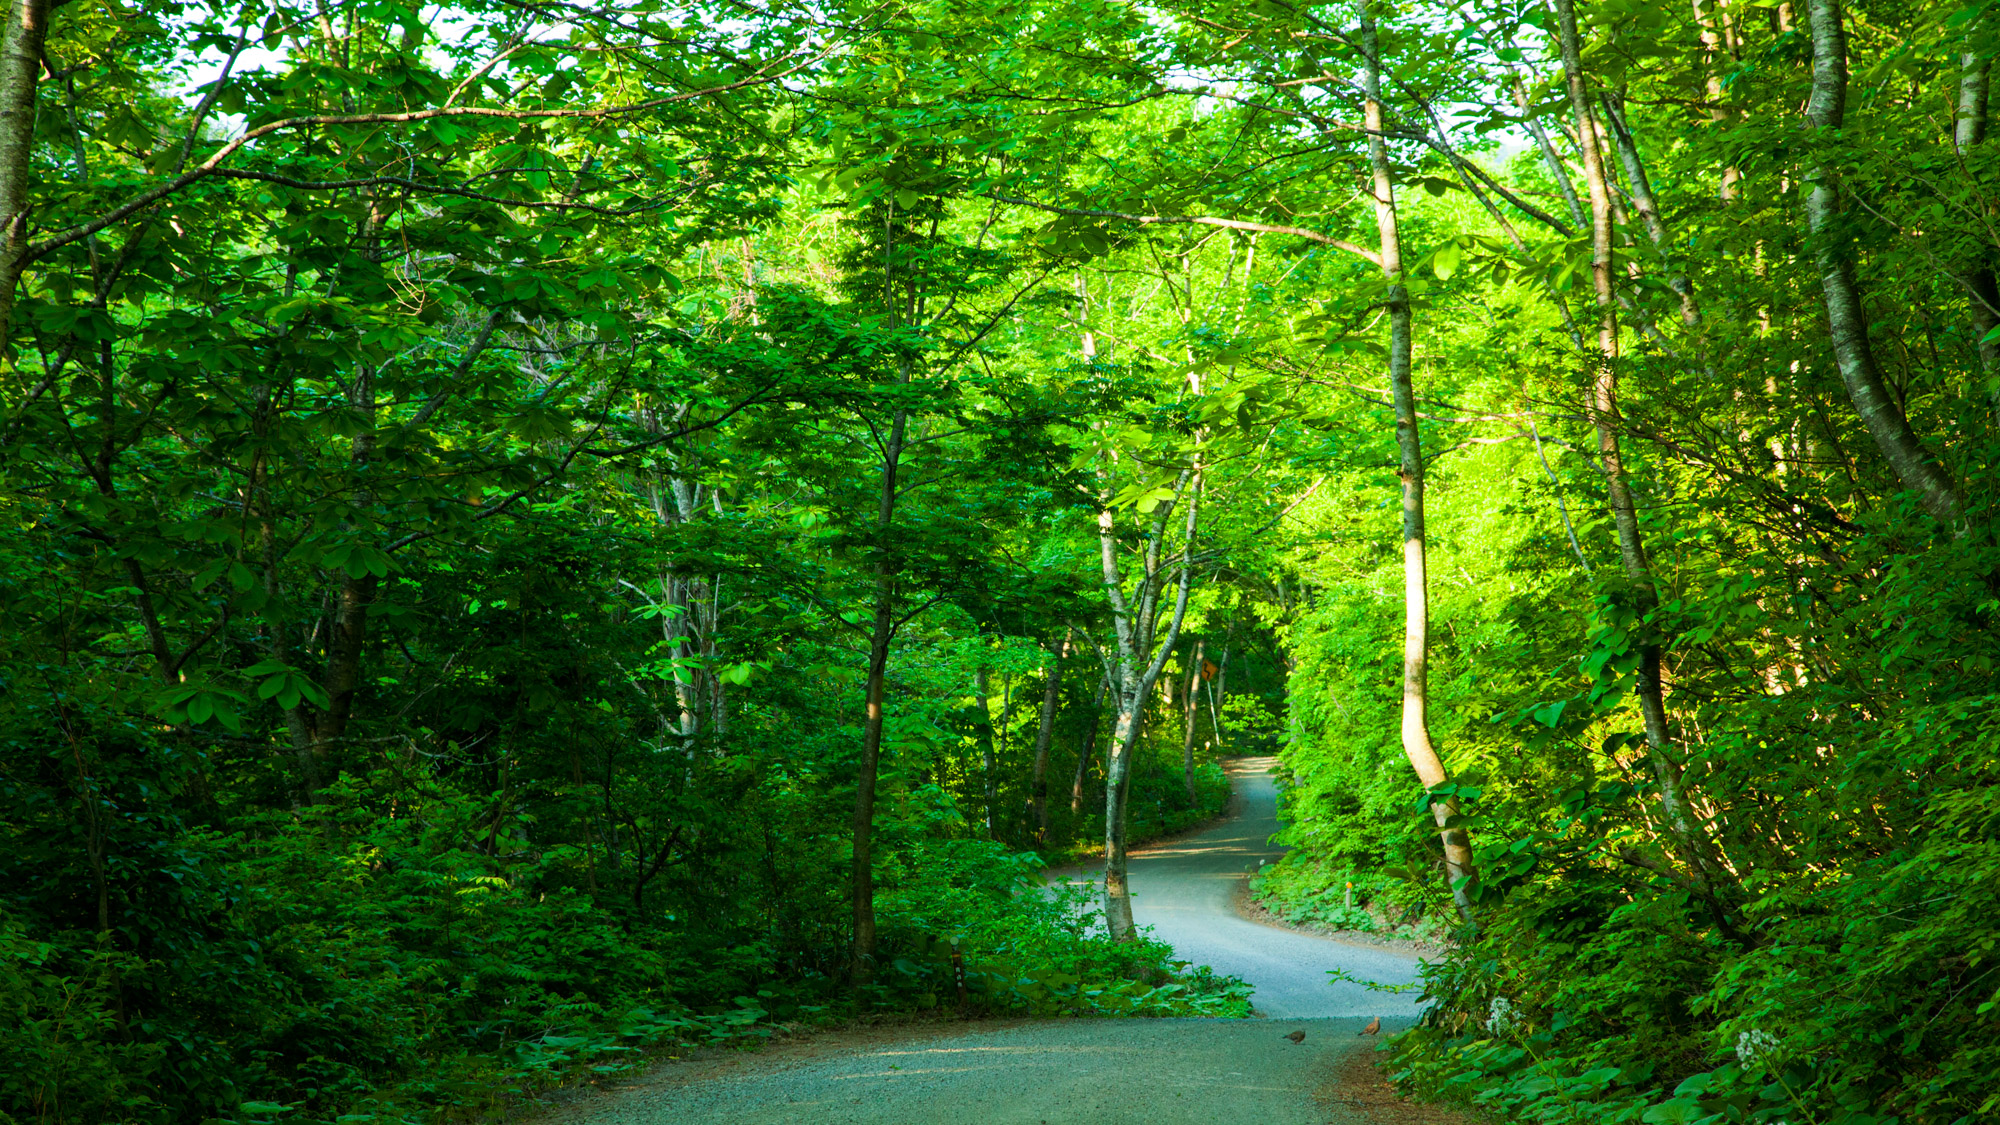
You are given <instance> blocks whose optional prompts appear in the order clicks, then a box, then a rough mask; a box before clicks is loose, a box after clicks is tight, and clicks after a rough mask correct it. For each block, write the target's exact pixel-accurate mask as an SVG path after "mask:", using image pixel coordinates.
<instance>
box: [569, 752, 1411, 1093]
mask: <svg viewBox="0 0 2000 1125" xmlns="http://www.w3.org/2000/svg"><path fill="white" fill-rule="evenodd" d="M1230 772H1231V776H1232V778H1233V780H1234V781H1235V783H1236V786H1237V793H1238V797H1239V801H1238V807H1239V809H1240V810H1241V811H1240V815H1238V816H1237V817H1235V818H1232V819H1231V820H1229V821H1226V822H1224V823H1222V824H1220V825H1217V826H1215V827H1213V828H1210V829H1207V830H1205V831H1203V832H1199V833H1195V834H1193V835H1190V836H1187V837H1183V838H1181V839H1179V840H1176V841H1173V842H1171V843H1167V844H1163V845H1159V846H1156V847H1152V848H1148V849H1146V850H1145V851H1143V852H1139V853H1136V854H1135V855H1134V856H1133V857H1132V868H1131V870H1132V879H1133V885H1134V888H1135V889H1136V890H1137V892H1138V897H1137V898H1136V900H1135V903H1134V906H1135V910H1136V912H1137V914H1138V918H1139V921H1140V923H1141V924H1142V925H1150V926H1152V927H1154V929H1155V931H1156V932H1157V933H1158V934H1159V935H1160V936H1161V937H1163V938H1165V939H1167V940H1169V941H1171V942H1172V943H1173V944H1174V946H1175V948H1176V950H1177V951H1178V952H1179V953H1180V955H1181V956H1182V957H1184V958H1187V959H1189V960H1192V961H1195V962H1197V963H1201V964H1209V965H1213V966H1214V967H1215V968H1216V969H1218V970H1220V971H1222V972H1226V973H1233V974H1235V975H1238V976H1241V977H1243V978H1244V979H1246V980H1249V981H1251V982H1252V983H1253V984H1255V985H1256V988H1257V992H1256V995H1255V997H1254V998H1253V999H1254V1002H1255V1004H1256V1006H1257V1009H1258V1011H1259V1012H1260V1013H1261V1014H1263V1015H1266V1016H1269V1017H1271V1018H1269V1019H1250V1020H1192V1019H1062V1020H1035V1021H1026V1022H1022V1023H1020V1024H1017V1025H1015V1026H1011V1027H999V1028H995V1027H992V1026H990V1025H989V1026H987V1027H983V1028H981V1027H978V1026H977V1025H973V1026H969V1027H967V1028H966V1029H964V1030H954V1031H952V1032H948V1033H945V1034H938V1033H937V1032H931V1033H929V1034H928V1035H924V1034H919V1033H914V1032H913V1033H912V1034H911V1035H910V1036H909V1037H908V1038H905V1039H898V1040H897V1041H895V1042H891V1043H888V1044H883V1043H879V1042H878V1043H875V1044H872V1045H868V1046H840V1045H838V1044H837V1043H836V1044H833V1045H831V1046H830V1048H829V1049H828V1050H826V1051H823V1052H819V1053H817V1054H813V1055H811V1056H810V1057H806V1058H792V1059H784V1058H770V1059H760V1058H759V1057H758V1056H755V1055H744V1056H741V1058H740V1061H739V1060H736V1059H731V1060H729V1063H728V1066H727V1067H726V1070H725V1072H723V1073H714V1074H702V1075H700V1076H699V1077H696V1076H693V1075H690V1076H689V1077H688V1078H687V1079H681V1078H677V1077H676V1075H675V1074H674V1070H675V1068H674V1067H672V1066H663V1067H658V1068H655V1070H654V1071H653V1072H652V1073H651V1074H649V1075H647V1076H646V1077H645V1078H643V1079H641V1080H640V1081H639V1082H637V1083H635V1084H634V1085H632V1086H629V1087H626V1088H624V1089H621V1090H617V1091H615V1092H611V1093H609V1094H607V1095H606V1096H603V1097H600V1098H593V1099H590V1100H589V1101H588V1102H587V1103H579V1104H576V1105H572V1106H570V1107H567V1108H566V1109H563V1110H558V1111H555V1113H554V1114H553V1116H552V1118H551V1119H550V1120H549V1121H548V1122H547V1123H545V1125H556V1123H558V1122H559V1123H560V1125H791V1123H794V1122H797V1123H800V1125H808V1123H809V1125H1052V1123H1053V1125H1070V1123H1073V1122H1089V1123H1091V1125H1213V1123H1215V1122H1226V1121H1248V1122H1255V1123H1256V1125H1329V1123H1332V1125H1369V1123H1370V1122H1371V1121H1372V1120H1373V1118H1372V1117H1371V1116H1370V1114H1369V1112H1368V1111H1367V1110H1362V1109H1359V1108H1357V1107H1355V1105H1354V1104H1353V1103H1352V1102H1351V1101H1350V1100H1349V1099H1345V1098H1343V1097H1341V1096H1340V1095H1341V1093H1342V1092H1343V1091H1341V1090H1337V1089H1334V1088H1333V1087H1332V1085H1331V1083H1332V1075H1333V1074H1334V1072H1335V1069H1336V1067H1337V1066H1338V1064H1339V1063H1340V1062H1341V1060H1342V1059H1343V1058H1346V1057H1348V1056H1349V1055H1350V1054H1351V1053H1352V1052H1354V1051H1357V1050H1363V1049H1366V1048H1367V1047H1369V1046H1372V1045H1373V1044H1374V1043H1375V1040H1374V1039H1368V1038H1362V1037H1361V1036H1360V1034H1359V1033H1360V1032H1361V1030H1362V1027H1363V1025H1364V1024H1365V1023H1366V1022H1367V1020H1368V1018H1370V1017H1373V1016H1377V1015H1380V1016H1383V1017H1385V1018H1384V1019H1383V1025H1382V1026H1383V1030H1384V1031H1385V1032H1389V1031H1396V1030H1400V1029H1401V1028H1403V1027H1406V1026H1408V1024H1409V1017H1410V1016H1411V1015H1413V1014H1414V1012H1415V1004H1414V1001H1412V1000H1410V999H1409V998H1407V997H1404V996H1389V995H1385V994H1376V993H1370V992H1367V991H1366V990H1364V989H1362V988H1360V987H1359V986H1356V985H1351V984H1349V985H1337V986H1329V985H1328V984H1327V983H1326V981H1327V978H1326V970H1327V969H1330V968H1342V969H1346V970H1347V971H1349V972H1351V973H1353V974H1355V975H1356V976H1359V977H1363V978H1366V979H1373V980H1378V981H1383V982H1400V981H1404V980H1408V979H1410V978H1411V977H1412V976H1413V974H1414V969H1415V962H1413V961H1412V960H1410V959H1409V958H1406V957H1401V956H1398V955H1396V954H1393V953H1389V952H1386V951H1383V950H1377V949H1367V948H1362V947H1357V946H1351V945H1345V944H1342V943H1340V942H1335V941H1330V940H1327V939H1324V938H1317V937H1313V936H1311V935H1308V934H1301V933H1295V932H1293V931H1290V930H1282V929H1277V928H1274V927H1270V926H1262V925H1258V924H1257V923H1254V922H1250V921H1247V920H1245V919H1243V918H1241V917H1239V916H1238V915H1237V914H1236V912H1235V910H1234V904H1233V897H1234V895H1235V893H1236V890H1237V887H1238V886H1239V885H1240V884H1241V882H1242V879H1243V876H1244V875H1245V874H1246V873H1247V872H1249V871H1252V870H1255V869H1256V867H1257V861H1258V860H1259V859H1274V858H1276V857H1277V856H1278V855H1280V854H1282V850H1281V849H1278V848H1274V847H1272V846H1271V845H1270V844H1269V842H1268V840H1269V837H1270V835H1271V834H1272V833H1273V832H1275V831H1276V830H1277V821H1276V816H1275V796H1274V793H1273V789H1272V785H1271V776H1270V763H1269V761H1268V760H1263V761H1258V760H1254V759H1251V760H1245V761H1242V762H1239V763H1237V764H1236V765H1234V766H1232V768H1231V770H1230ZM1082 876H1083V873H1077V874H1076V875H1074V876H1072V877H1076V878H1081V877H1082ZM1292 1032H1303V1033H1304V1036H1303V1040H1302V1041H1300V1042H1293V1041H1291V1040H1290V1039H1288V1038H1287V1036H1288V1035H1289V1034H1290V1033H1292ZM1396 1120H1399V1121H1402V1120H1409V1119H1408V1118H1406V1117H1397V1118H1396Z"/></svg>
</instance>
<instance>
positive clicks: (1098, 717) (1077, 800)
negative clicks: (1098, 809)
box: [1069, 672, 1111, 819]
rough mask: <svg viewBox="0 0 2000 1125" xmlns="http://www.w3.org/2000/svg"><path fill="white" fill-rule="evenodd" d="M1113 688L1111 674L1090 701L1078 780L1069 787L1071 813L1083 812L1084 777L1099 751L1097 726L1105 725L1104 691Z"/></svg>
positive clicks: (1077, 775) (1078, 753) (1099, 684)
mask: <svg viewBox="0 0 2000 1125" xmlns="http://www.w3.org/2000/svg"><path fill="white" fill-rule="evenodd" d="M1110 690H1111V675H1110V673H1108V672H1107V673H1106V674H1105V675H1104V677H1103V678H1102V679H1099V680H1098V681H1097V695H1096V697H1095V698H1093V699H1092V700H1091V701H1090V726H1089V727H1088V728H1087V729H1086V730H1085V731H1084V732H1083V748H1082V749H1080V750H1078V751H1077V754H1076V780H1075V781H1073V782H1071V783H1070V787H1069V815H1070V817H1071V818H1072V819H1074V818H1075V817H1078V816H1081V815H1082V814H1083V779H1084V778H1085V777H1088V776H1089V775H1090V759H1091V756H1092V755H1093V754H1095V753H1096V752H1097V728H1099V727H1101V726H1103V725H1104V693H1105V692H1107V691H1110Z"/></svg>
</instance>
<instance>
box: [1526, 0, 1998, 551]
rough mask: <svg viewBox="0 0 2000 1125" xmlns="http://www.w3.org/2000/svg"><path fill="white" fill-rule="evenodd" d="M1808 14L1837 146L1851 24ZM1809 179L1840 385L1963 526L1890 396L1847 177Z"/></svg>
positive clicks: (1889, 452) (1809, 206) (1816, 106)
mask: <svg viewBox="0 0 2000 1125" xmlns="http://www.w3.org/2000/svg"><path fill="white" fill-rule="evenodd" d="M1565 2H1568V0H1565ZM1806 17H1807V21H1808V22H1809V23H1810V25H1811V36H1812V56H1813V77H1812V96H1811V98H1810V99H1809V100H1808V101H1807V102H1806V124H1807V125H1809V126H1810V127H1811V128H1812V129H1813V131H1814V133H1815V134H1816V138H1815V139H1817V140H1821V141H1831V140H1832V139H1833V137H1832V136H1831V134H1834V133H1837V132H1838V131H1839V130H1840V128H1841V126H1842V124H1843V123H1844V122H1845V121H1846V116H1847V27H1846V24H1845V23H1844V22H1843V20H1842V16H1841V10H1840V0H1808V3H1807V4H1806ZM1806 179H1807V182H1808V183H1810V184H1811V185H1812V189H1811V191H1810V192H1808V193H1807V195H1806V225H1807V227H1808V228H1810V230H1811V231H1812V239H1813V258H1814V261H1815V264H1816V265H1817V266H1818V268H1819V277H1820V289H1821V291H1822V292H1823V293H1824V294H1825V297H1826V319H1827V335H1828V338H1829V339H1830V340H1831V342H1832V344H1833V356H1834V362H1835V364H1836V365H1837V366H1838V367H1839V368H1840V381H1841V382H1842V383H1844V384H1846V386H1847V397H1848V399H1849V400H1850V401H1851V402H1853V404H1854V409H1855V412H1856V413H1858V414H1860V415H1861V422H1862V425H1864V426H1866V427H1867V429H1868V436H1870V437H1872V438H1874V439H1875V447H1876V448H1877V449H1879V450H1881V452H1882V456H1883V457H1884V458H1886V459H1887V460H1888V462H1889V467H1890V468H1891V469H1893V470H1894V471H1895V473H1896V477H1897V479H1899V480H1901V481H1902V483H1903V487H1904V488H1907V489H1909V490H1910V491H1912V492H1915V493H1916V494H1917V498H1918V500H1919V501H1920V502H1922V504H1923V506H1924V510H1925V511H1927V512H1929V513H1930V514H1931V515H1932V517H1934V518H1935V519H1937V520H1938V522H1940V523H1945V524H1956V523H1958V522H1959V520H1960V518H1961V517H1962V516H1963V514H1964V510H1965V504H1964V501H1963V499H1962V498H1961V497H1960V496H1959V494H1958V488H1957V486H1956V485H1955V484H1953V483H1952V480H1951V478H1950V477H1949V476H1947V475H1946V474H1945V471H1944V469H1943V467H1942V466H1940V465H1939V464H1938V463H1937V462H1936V461H1935V460H1933V459H1932V457H1931V454H1930V451H1929V450H1927V449H1925V448H1924V445H1923V442H1922V441H1920V440H1919V439H1918V438H1917V435H1916V432H1915V431H1914V430H1912V429H1911V428H1910V420H1909V418H1908V417H1907V416H1906V415H1905V414H1904V413H1903V408H1902V407H1901V406H1900V405H1899V404H1898V403H1897V401H1896V399H1895V396H1893V395H1892V394H1890V393H1889V388H1888V385H1887V384H1886V382H1885V381H1884V380H1883V378H1882V371H1881V368H1880V367H1879V366H1878V365H1877V364H1876V362H1875V353H1874V349H1873V348H1872V346H1871V345H1870V344H1869V342H1868V317H1867V314H1866V313H1864V312H1863V311H1862V307H1861V305H1862V299H1861V283H1860V281H1859V280H1858V279H1857V278H1856V277H1855V274H1854V261H1853V259H1852V258H1851V257H1850V256H1849V254H1848V248H1847V245H1846V242H1847V240H1846V238H1845V237H1844V236H1843V235H1842V234H1841V232H1840V229H1839V227H1840V218H1841V215H1840V210H1841V204H1840V181H1839V177H1838V175H1837V174H1836V173H1835V172H1834V170H1833V169H1832V168H1831V167H1829V166H1828V165H1827V164H1826V163H1819V164H1818V165H1817V166H1816V167H1813V168H1811V169H1809V170H1808V171H1807V173H1806Z"/></svg>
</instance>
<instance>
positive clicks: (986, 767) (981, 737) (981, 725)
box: [972, 664, 1000, 840]
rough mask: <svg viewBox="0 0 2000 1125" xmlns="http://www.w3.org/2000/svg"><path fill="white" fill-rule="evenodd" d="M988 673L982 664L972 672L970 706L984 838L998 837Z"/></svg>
mask: <svg viewBox="0 0 2000 1125" xmlns="http://www.w3.org/2000/svg"><path fill="white" fill-rule="evenodd" d="M988 675H989V673H988V670H987V668H986V666H985V665H984V664H981V665H980V666H979V668H978V669H977V670H976V671H974V672H973V674H972V706H973V709H974V711H975V712H976V715H975V717H974V719H973V737H974V738H976V739H978V741H979V764H980V767H981V770H982V774H981V784H980V794H981V796H982V797H984V798H985V802H986V838H987V839H989V840H995V839H998V838H999V837H998V836H996V835H995V834H994V830H993V806H994V805H995V804H996V803H998V801H999V799H1000V795H999V792H998V791H997V788H996V786H995V780H994V776H993V700H992V699H991V698H990V697H989V696H988V695H987V692H986V685H987V677H988Z"/></svg>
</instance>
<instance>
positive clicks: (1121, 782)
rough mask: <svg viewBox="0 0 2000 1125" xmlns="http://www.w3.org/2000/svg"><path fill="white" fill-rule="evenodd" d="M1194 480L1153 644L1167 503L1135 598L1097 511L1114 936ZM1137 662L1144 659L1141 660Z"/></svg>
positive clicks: (1179, 488) (1188, 541)
mask: <svg viewBox="0 0 2000 1125" xmlns="http://www.w3.org/2000/svg"><path fill="white" fill-rule="evenodd" d="M1200 490H1201V478H1200V475H1199V473H1197V472H1195V471H1194V470H1192V469H1190V470H1186V471H1183V472H1182V473H1181V478H1180V480H1179V481H1178V482H1177V484H1176V488H1175V490H1174V491H1175V495H1176V496H1177V497H1179V498H1180V502H1181V503H1182V504H1183V505H1184V507H1185V508H1186V523H1187V527H1186V533H1185V537H1184V539H1183V540H1182V544H1181V558H1180V579H1179V582H1178V585H1177V589H1176V591H1175V595H1174V610H1173V615H1172V617H1171V618H1170V619H1169V621H1168V624H1167V632H1166V636H1164V637H1160V638H1157V640H1158V642H1159V643H1158V644H1157V645H1156V644H1155V643H1154V642H1155V640H1156V638H1155V637H1154V626H1155V621H1156V614H1155V610H1156V609H1157V608H1158V607H1159V599H1160V595H1161V594H1162V593H1163V592H1164V590H1165V584H1166V562H1165V558H1164V554H1165V552H1164V549H1163V548H1164V546H1165V539H1166V525H1167V520H1168V519H1169V518H1170V516H1171V515H1172V511H1173V505H1174V501H1169V502H1167V503H1164V504H1161V505H1160V506H1159V507H1157V508H1155V509H1154V511H1153V520H1152V526H1151V528H1150V533H1149V534H1148V536H1147V541H1146V545H1145V548H1144V554H1143V561H1142V567H1143V569H1142V571H1141V574H1140V576H1139V582H1138V588H1137V590H1136V596H1135V597H1134V598H1133V599H1131V600H1130V601H1128V600H1127V599H1126V597H1125V590H1124V580H1123V578H1122V576H1121V575H1120V573H1119V566H1118V538H1117V535H1116V527H1115V524H1114V522H1113V517H1112V514H1111V512H1110V510H1108V509H1107V510H1105V511H1103V512H1101V513H1100V514H1099V516H1098V524H1097V527H1098V546H1099V550H1100V559H1101V562H1102V564H1103V569H1104V586H1105V592H1106V594H1107V596H1108V597H1109V598H1110V601H1111V612H1112V621H1113V623H1114V625H1115V626H1116V632H1117V645H1118V647H1117V650H1116V651H1115V652H1114V653H1113V654H1112V661H1111V663H1112V668H1113V671H1114V672H1115V676H1114V679H1115V681H1116V682H1115V684H1114V686H1115V687H1116V688H1117V692H1118V694H1117V702H1118V724H1117V726H1116V728H1115V729H1114V733H1113V737H1112V742H1111V752H1110V754H1108V755H1107V756H1106V759H1105V770H1104V923H1105V927H1106V928H1107V929H1108V930H1109V931H1110V933H1111V937H1112V939H1113V940H1115V941H1130V940H1132V937H1133V922H1132V892H1131V887H1130V884H1129V882H1128V879H1127V856H1126V838H1127V833H1126V828H1127V825H1126V815H1125V812H1126V803H1127V800H1128V799H1129V798H1130V796H1131V791H1132V754H1133V751H1134V749H1135V748H1136V747H1137V746H1138V744H1139V732H1140V729H1141V726H1142V724H1143V723H1144V721H1145V715H1144V711H1145V706H1146V697H1147V695H1148V694H1149V693H1150V692H1151V691H1152V690H1153V684H1154V683H1155V682H1156V681H1157V680H1158V679H1159V676H1160V671H1161V669H1163V668H1165V667H1166V663H1167V657H1168V656H1169V655H1171V654H1172V652H1173V647H1174V643H1175V642H1176V641H1177V640H1178V639H1179V637H1180V631H1181V622H1182V620H1184V619H1185V618H1186V616H1187V601H1188V584H1189V582H1190V580H1191V578H1192V575H1193V552H1194V537H1195V526H1196V524H1195V518H1196V513H1197V511H1198V501H1197V496H1198V495H1199V493H1200ZM1141 661H1145V663H1144V664H1143V665H1142V664H1141Z"/></svg>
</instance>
